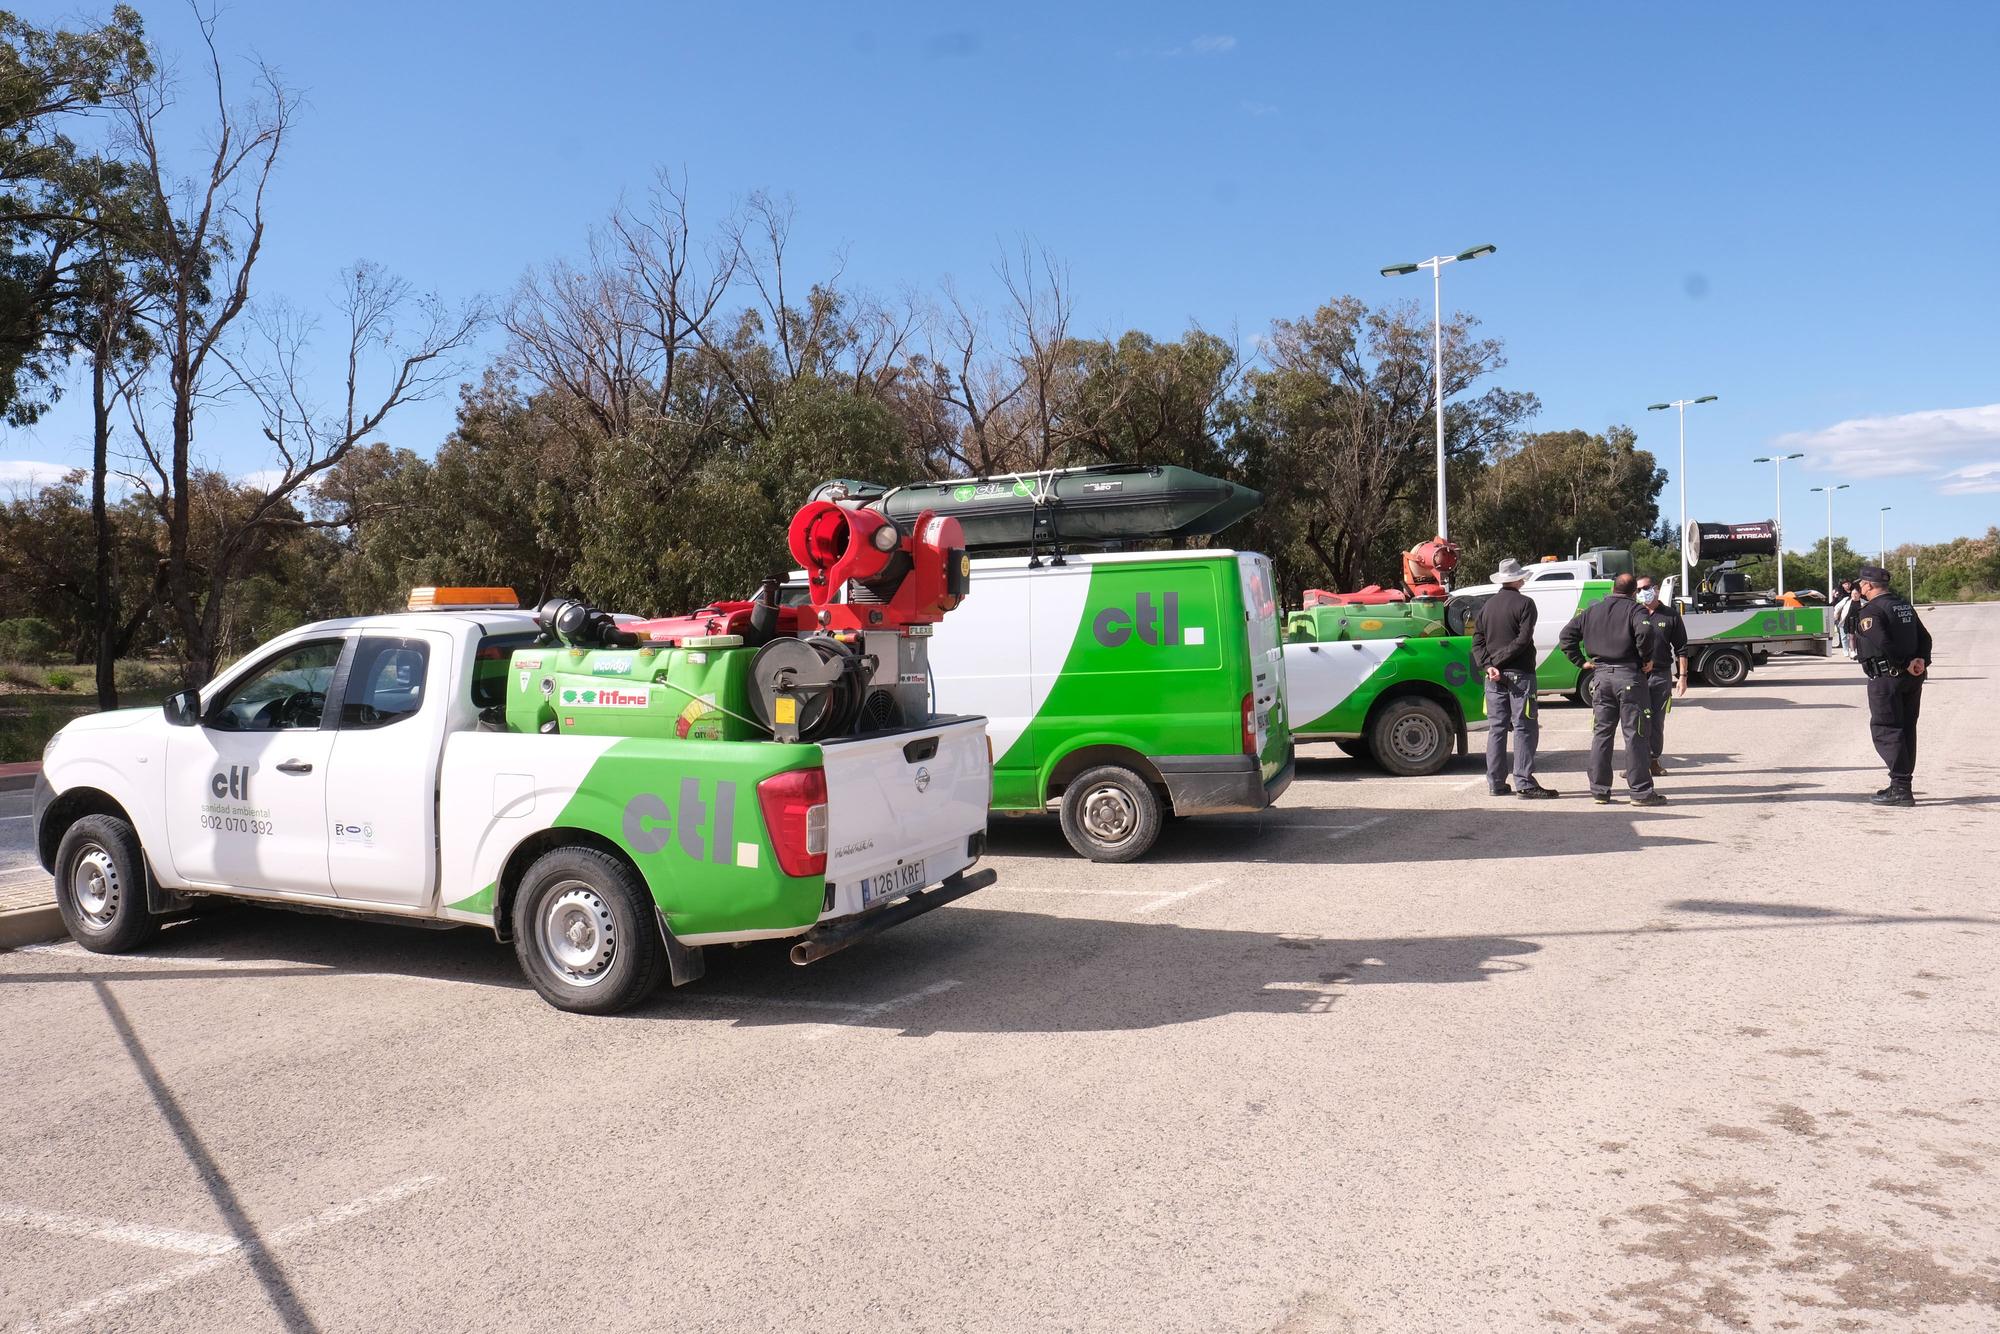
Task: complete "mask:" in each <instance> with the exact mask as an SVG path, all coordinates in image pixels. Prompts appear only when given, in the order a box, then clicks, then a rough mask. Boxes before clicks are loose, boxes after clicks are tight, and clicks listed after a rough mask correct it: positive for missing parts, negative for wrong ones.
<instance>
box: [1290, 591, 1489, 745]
mask: <svg viewBox="0 0 2000 1334" xmlns="http://www.w3.org/2000/svg"><path fill="white" fill-rule="evenodd" d="M1373 610H1375V609H1373V608H1368V607H1361V608H1343V609H1339V611H1338V612H1336V611H1334V610H1333V609H1319V611H1318V613H1317V614H1316V613H1315V612H1314V611H1310V610H1309V611H1306V612H1293V613H1292V615H1291V617H1290V619H1289V620H1288V622H1287V628H1286V642H1285V680H1286V684H1287V689H1288V690H1289V692H1290V693H1289V696H1288V700H1289V703H1290V707H1291V726H1292V733H1293V735H1294V736H1295V737H1296V738H1297V739H1298V740H1300V741H1332V742H1333V743H1334V744H1335V745H1337V746H1339V747H1340V748H1341V749H1342V750H1344V751H1346V752H1347V753H1348V754H1350V755H1354V756H1357V757H1367V758H1372V759H1374V760H1375V761H1376V763H1378V764H1380V765H1381V766H1382V767H1383V768H1384V769H1386V770H1388V771H1389V772H1390V773H1392V774H1397V775H1401V776H1405V777H1409V776H1416V775H1422V774H1432V773H1436V772H1437V771H1438V770H1439V769H1442V768H1443V767H1444V765H1445V763H1446V761H1448V760H1449V759H1450V758H1451V757H1452V755H1453V753H1454V752H1456V753H1458V754H1464V753H1465V750H1466V746H1467V733H1468V732H1469V731H1471V730H1474V729H1477V728H1479V727H1483V726H1484V725H1485V722H1486V692H1485V688H1484V687H1483V685H1482V684H1481V682H1480V680H1479V674H1478V673H1477V672H1475V671H1473V669H1472V641H1471V639H1469V638H1468V637H1466V636H1465V635H1451V634H1441V633H1440V634H1422V635H1409V634H1405V635H1401V636H1398V637H1396V638H1389V639H1382V638H1368V637H1363V638H1338V637H1335V636H1336V635H1337V634H1338V633H1340V632H1338V631H1335V630H1334V629H1333V628H1332V627H1331V626H1326V625H1322V624H1321V623H1322V622H1325V621H1331V620H1336V619H1345V618H1349V617H1351V618H1353V619H1354V621H1355V627H1354V630H1353V633H1355V634H1359V635H1362V636H1368V635H1372V634H1374V633H1376V631H1375V630H1372V629H1370V628H1369V627H1370V626H1371V624H1372V625H1377V626H1380V627H1381V628H1382V629H1385V630H1386V629H1389V628H1404V627H1403V626H1402V625H1401V623H1400V622H1399V621H1392V620H1390V619H1385V618H1381V617H1375V616H1371V615H1369V614H1368V613H1370V612H1371V611H1373ZM1438 628H1439V629H1442V624H1441V623H1440V624H1439V626H1438ZM1322 634H1325V635H1326V636H1327V637H1325V638H1321V637H1320V636H1321V635H1322Z"/></svg>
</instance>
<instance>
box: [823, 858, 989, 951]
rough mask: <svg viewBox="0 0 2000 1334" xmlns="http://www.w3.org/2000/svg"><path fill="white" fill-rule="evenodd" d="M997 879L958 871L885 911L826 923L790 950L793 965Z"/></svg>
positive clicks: (879, 933)
mask: <svg viewBox="0 0 2000 1334" xmlns="http://www.w3.org/2000/svg"><path fill="white" fill-rule="evenodd" d="M999 878H1000V876H999V873H998V872H997V871H994V870H991V869H990V868H989V869H988V870H984V871H975V872H973V873H972V874H971V875H967V874H966V873H965V872H963V871H960V872H958V873H957V874H956V875H953V876H949V877H947V878H946V880H945V881H944V883H943V884H941V885H939V886H938V887H937V888H936V889H932V890H927V891H925V892H924V893H922V894H912V895H910V897H908V898H907V899H903V900H901V901H900V902H897V903H892V904H890V905H889V906H888V907H886V908H878V909H877V910H875V911H874V912H872V913H868V914H866V915H864V916H861V917H847V918H842V919H841V920H839V921H834V922H825V923H822V924H821V925H819V926H816V927H814V928H813V929H812V930H810V931H808V932H806V934H805V939H803V940H801V941H800V942H799V943H798V944H796V945H794V946H792V962H793V963H796V964H808V963H813V962H815V961H816V960H819V959H824V958H825V957H826V956H827V955H829V954H838V953H840V951H842V950H844V949H846V948H847V947H848V946H849V945H852V944H855V943H856V942H857V941H863V940H866V939H868V938H869V937H870V936H879V935H881V934H882V933H883V932H884V931H887V930H888V929H889V928H890V927H892V926H900V925H902V924H903V923H904V922H907V921H909V920H910V919H911V918H912V917H921V916H923V915H924V914H925V913H927V912H929V911H930V910H931V909H933V908H942V907H944V905H945V904H947V903H950V902H951V901H952V900H954V899H962V898H964V897H965V896H966V895H967V894H970V893H972V892H973V891H974V890H976V889H984V888H986V887H987V886H988V885H990V884H992V883H993V882H994V881H995V880H998V879H999Z"/></svg>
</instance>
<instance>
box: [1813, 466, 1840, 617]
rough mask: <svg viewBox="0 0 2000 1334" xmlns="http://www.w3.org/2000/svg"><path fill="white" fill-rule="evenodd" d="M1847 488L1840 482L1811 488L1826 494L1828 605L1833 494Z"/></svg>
mask: <svg viewBox="0 0 2000 1334" xmlns="http://www.w3.org/2000/svg"><path fill="white" fill-rule="evenodd" d="M1847 486H1848V484H1847V483H1846V482H1842V483H1841V484H1840V485H1839V486H1816V487H1814V488H1813V490H1815V491H1824V492H1826V600H1827V602H1828V603H1829V604H1831V603H1832V602H1833V493H1834V492H1836V491H1845V490H1846V489H1847Z"/></svg>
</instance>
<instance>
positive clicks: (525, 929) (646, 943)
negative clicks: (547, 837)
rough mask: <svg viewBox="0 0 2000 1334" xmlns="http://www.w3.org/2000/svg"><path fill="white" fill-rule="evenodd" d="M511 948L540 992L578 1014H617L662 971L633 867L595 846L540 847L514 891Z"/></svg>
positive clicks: (663, 961)
mask: <svg viewBox="0 0 2000 1334" xmlns="http://www.w3.org/2000/svg"><path fill="white" fill-rule="evenodd" d="M514 954H515V957H516V958H518V959H519V960H520V961H521V971H522V972H523V973H526V974H527V976H528V981H529V982H531V983H533V984H534V987H535V990H536V991H539V992H541V993H542V999H543V1000H545V1001H547V1002H548V1003H549V1004H551V1005H553V1006H555V1007H556V1008H557V1009H558V1010H569V1011H571V1012H573V1013H576V1014H616V1013H617V1012H618V1011H620V1010H626V1009H630V1008H631V1007H632V1006H634V1005H637V1004H638V1003H639V1002H640V1001H642V1000H644V999H646V997H647V996H649V995H651V994H652V993H653V991H654V989H655V988H657V987H658V986H659V985H660V981H661V979H662V978H664V977H665V976H666V971H667V951H666V946H665V944H664V943H663V942H662V941H661V939H660V929H659V926H658V924H657V923H656V922H655V921H654V920H653V901H652V898H651V896H650V895H648V894H647V893H646V888H645V886H644V885H642V884H640V883H639V877H638V876H636V875H635V874H633V872H632V869H631V868H630V867H628V866H626V865H625V864H624V863H623V862H621V861H619V860H618V859H617V858H616V857H613V856H611V855H610V854H608V853H604V852H599V851H598V850H597V849H595V848H557V849H555V850H554V851H552V852H546V853H543V854H542V856H541V857H539V858H538V859H537V860H536V861H535V863H534V865H532V866H530V867H529V868H528V873H527V874H526V875H525V876H523V877H522V880H521V892H520V893H519V894H517V895H516V896H515V898H514Z"/></svg>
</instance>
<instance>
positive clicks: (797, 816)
mask: <svg viewBox="0 0 2000 1334" xmlns="http://www.w3.org/2000/svg"><path fill="white" fill-rule="evenodd" d="M757 804H758V806H760V807H762V808H763V811H764V828H765V829H767V830H769V831H770V834H771V847H772V848H773V849H774V850H775V851H776V852H777V854H778V865H779V866H780V867H781V868H783V870H784V872H785V874H786V875H812V876H818V875H825V874H826V770H824V769H817V768H815V769H789V770H787V771H786V772H784V773H781V774H772V775H771V776H770V777H769V778H766V779H765V780H764V781H763V782H761V783H759V784H757Z"/></svg>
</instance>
